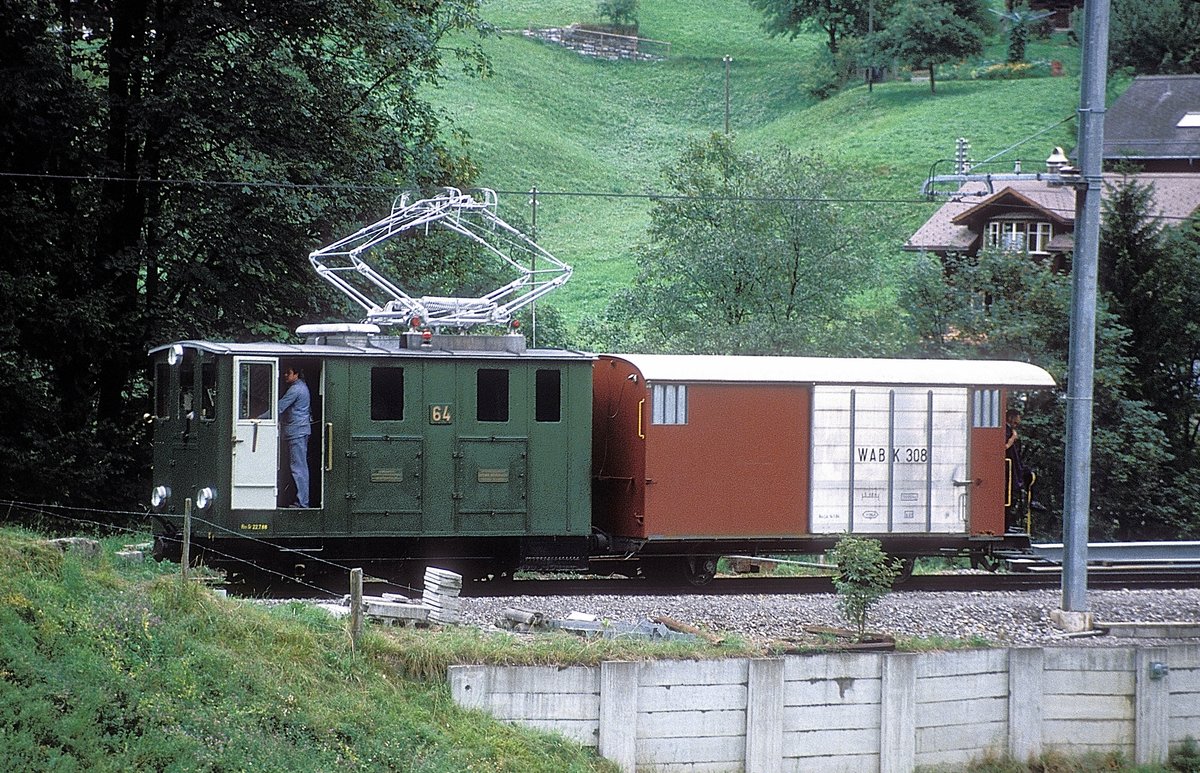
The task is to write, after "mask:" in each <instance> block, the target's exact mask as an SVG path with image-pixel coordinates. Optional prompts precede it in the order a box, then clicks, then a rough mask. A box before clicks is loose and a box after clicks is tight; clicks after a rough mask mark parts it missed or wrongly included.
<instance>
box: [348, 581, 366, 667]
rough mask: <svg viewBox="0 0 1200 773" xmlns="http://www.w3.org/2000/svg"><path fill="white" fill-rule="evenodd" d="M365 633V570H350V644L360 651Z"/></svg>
mask: <svg viewBox="0 0 1200 773" xmlns="http://www.w3.org/2000/svg"><path fill="white" fill-rule="evenodd" d="M362 631H363V570H362V569H351V570H350V644H351V647H352V648H353V649H354V651H355V652H357V651H358V640H359V639H360V638H362Z"/></svg>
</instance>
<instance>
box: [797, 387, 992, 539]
mask: <svg viewBox="0 0 1200 773" xmlns="http://www.w3.org/2000/svg"><path fill="white" fill-rule="evenodd" d="M969 409H970V401H969V395H968V393H967V390H966V389H962V388H947V387H932V388H930V387H892V388H889V387H870V386H864V387H854V388H851V387H832V386H831V387H825V386H818V387H814V389H813V423H812V426H813V450H812V489H813V490H812V514H811V516H812V532H813V533H818V534H831V533H839V532H850V533H868V534H870V533H910V534H911V533H941V534H955V533H964V532H966V531H967V513H968V512H969V508H968V501H967V498H968V494H969V487H967V486H965V485H964V484H965V483H966V482H967V479H968V474H967V473H968V469H969V468H968V448H969V433H970V424H969V419H970V410H969Z"/></svg>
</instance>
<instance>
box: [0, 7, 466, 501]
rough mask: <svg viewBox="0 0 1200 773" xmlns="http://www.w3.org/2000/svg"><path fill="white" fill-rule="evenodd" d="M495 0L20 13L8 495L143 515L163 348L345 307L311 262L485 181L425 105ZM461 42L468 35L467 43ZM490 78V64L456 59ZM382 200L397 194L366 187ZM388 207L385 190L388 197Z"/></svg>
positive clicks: (13, 71)
mask: <svg viewBox="0 0 1200 773" xmlns="http://www.w3.org/2000/svg"><path fill="white" fill-rule="evenodd" d="M476 12H477V2H476V0H450V1H449V2H430V3H419V4H411V3H404V4H400V3H392V2H388V1H387V0H384V2H375V1H372V2H367V0H304V1H303V2H284V1H283V0H267V1H266V2H256V3H247V2H241V1H239V0H235V2H231V3H220V4H212V3H186V2H180V1H179V0H164V1H163V2H159V3H155V4H147V3H144V2H131V3H115V4H114V3H102V2H97V1H96V0H82V1H81V2H72V3H50V2H46V1H45V0H14V1H13V2H8V3H4V4H3V5H2V6H0V74H2V75H3V78H2V79H0V106H2V107H3V112H4V114H5V115H6V116H7V118H6V123H5V126H4V129H3V130H2V131H0V169H3V170H4V171H5V172H7V173H8V174H6V175H5V176H3V177H0V208H3V211H4V212H5V213H6V214H5V217H4V218H3V219H2V221H0V237H2V238H3V239H4V242H5V243H6V244H9V245H17V246H18V251H19V260H17V261H14V262H13V263H12V265H11V268H10V269H8V270H6V271H5V272H4V273H2V274H0V282H3V287H4V293H5V297H6V298H11V299H12V303H10V304H6V305H7V306H8V308H6V309H5V310H4V311H3V312H0V327H2V328H3V329H4V330H5V332H6V333H9V335H7V336H6V337H5V340H4V342H3V343H0V363H3V365H4V366H5V367H6V368H9V369H10V370H9V372H8V373H7V376H6V378H5V379H4V381H6V382H8V383H7V384H4V385H5V386H10V385H11V386H12V388H13V392H12V394H13V396H14V400H15V402H14V403H13V405H12V407H11V408H7V409H6V412H7V413H9V414H10V415H11V414H12V413H13V411H14V410H16V411H20V412H21V414H22V415H21V417H20V418H19V419H17V420H13V421H5V422H4V423H3V424H0V450H2V451H3V452H5V453H6V455H7V456H8V457H9V458H13V459H19V460H20V461H19V462H18V463H17V464H14V465H11V466H9V465H6V466H5V469H4V472H3V473H0V490H3V491H5V492H6V493H7V494H8V495H10V496H14V497H26V498H34V499H37V500H39V501H40V500H51V499H52V500H55V501H75V502H80V503H82V502H103V503H105V504H106V505H108V506H113V505H124V506H126V507H128V506H129V505H130V504H132V502H134V501H137V500H140V499H141V498H142V492H141V490H140V489H141V488H142V487H141V485H140V476H141V475H142V474H144V472H145V467H146V465H147V463H148V448H147V443H146V438H145V435H144V430H143V429H142V428H141V427H140V422H139V421H138V417H140V416H141V415H142V414H143V413H144V412H145V411H146V398H147V387H146V382H145V373H144V369H145V352H146V350H147V348H149V346H151V345H154V344H157V343H161V342H163V341H167V340H172V339H176V338H182V337H201V336H211V337H244V336H256V337H263V336H283V335H286V334H287V333H288V331H290V330H291V328H292V327H293V326H294V325H295V324H296V323H297V322H299V321H302V320H306V319H307V320H311V319H313V318H316V317H320V316H322V315H326V314H334V313H336V312H335V310H336V308H337V306H336V301H335V300H334V299H333V298H332V296H331V294H329V293H327V292H324V288H321V289H317V288H318V287H319V286H320V284H321V283H320V282H319V280H318V279H317V278H316V277H315V276H314V275H313V274H312V272H311V271H310V269H309V267H308V265H307V259H306V256H307V254H308V252H309V251H310V250H311V249H312V248H314V247H316V246H318V245H319V244H320V243H321V242H322V240H323V239H325V238H328V237H330V236H331V235H333V234H339V233H342V232H343V230H344V229H345V228H346V227H347V225H348V224H350V223H354V224H357V223H359V222H361V221H362V220H363V219H365V217H366V216H368V212H371V214H374V213H373V212H372V210H374V209H375V208H377V207H378V206H379V201H378V199H379V198H380V196H381V193H380V191H381V190H388V189H389V188H393V187H394V186H398V185H429V184H435V183H439V184H444V183H450V182H465V181H466V180H468V179H469V178H470V176H471V174H472V167H471V166H470V164H469V162H467V160H466V159H465V158H463V157H461V156H460V155H459V154H458V153H456V152H455V151H454V150H453V149H452V148H451V147H450V146H448V145H447V144H446V143H445V141H444V140H443V139H442V137H441V121H440V119H439V118H438V116H437V115H436V114H435V112H434V111H433V110H432V109H431V108H430V107H429V106H428V105H427V104H426V103H424V102H423V101H421V99H420V98H419V96H418V93H419V89H420V88H421V87H422V86H423V85H426V84H429V83H433V82H435V81H436V79H437V77H438V71H439V67H440V59H441V56H442V48H441V47H442V46H445V45H447V43H448V42H449V40H450V38H449V35H450V34H451V33H453V32H455V31H459V30H467V29H472V28H475V29H479V30H481V31H486V30H485V28H483V27H482V26H481V24H480V23H479V21H478V18H477V13H476ZM456 39H458V38H456ZM457 53H458V54H459V55H461V56H462V57H463V61H464V63H465V64H466V65H468V66H470V67H473V68H475V69H478V68H480V67H483V66H484V65H485V62H484V60H483V59H482V58H481V56H480V55H479V52H478V50H477V49H476V48H474V47H472V46H467V47H466V48H462V49H460V50H459V51H458V52H457ZM364 185H365V186H376V187H375V188H369V187H360V188H355V187H353V186H364ZM384 195H386V194H384Z"/></svg>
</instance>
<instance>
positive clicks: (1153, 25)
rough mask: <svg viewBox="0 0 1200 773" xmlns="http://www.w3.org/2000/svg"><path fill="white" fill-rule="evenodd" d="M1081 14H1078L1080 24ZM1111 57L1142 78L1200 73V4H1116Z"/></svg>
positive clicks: (1122, 0) (1121, 0)
mask: <svg viewBox="0 0 1200 773" xmlns="http://www.w3.org/2000/svg"><path fill="white" fill-rule="evenodd" d="M1081 19H1082V13H1077V20H1076V23H1077V24H1078V23H1080V22H1081ZM1108 35H1109V40H1108V57H1109V61H1110V62H1111V64H1112V66H1113V67H1114V68H1118V67H1128V68H1130V69H1132V70H1133V71H1134V72H1136V73H1139V74H1142V75H1174V74H1188V73H1200V3H1195V2H1192V0H1113V2H1112V8H1111V10H1110V16H1109V33H1108Z"/></svg>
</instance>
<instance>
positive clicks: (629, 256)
mask: <svg viewBox="0 0 1200 773" xmlns="http://www.w3.org/2000/svg"><path fill="white" fill-rule="evenodd" d="M484 15H485V17H486V18H487V20H488V21H489V22H491V23H492V24H494V25H495V26H496V27H497V28H498V29H500V30H501V33H500V34H499V35H498V36H494V37H490V38H488V39H487V40H486V41H485V42H484V49H485V51H486V52H487V55H488V57H489V58H490V60H491V63H492V68H493V72H492V74H491V75H490V76H489V77H486V78H477V77H471V76H467V75H462V74H459V73H457V72H455V71H453V70H452V68H448V72H447V75H446V78H445V79H444V80H443V82H442V84H441V87H440V88H438V89H434V90H431V91H430V92H429V94H428V96H429V97H430V99H432V100H433V101H434V103H435V104H436V105H437V106H438V107H439V108H440V109H442V110H443V111H445V113H446V114H447V115H448V116H449V117H450V118H451V119H452V120H453V121H454V123H455V124H456V125H457V126H458V127H459V128H461V129H463V130H465V131H466V132H467V134H468V135H469V140H468V148H469V151H470V153H471V154H472V156H473V157H474V159H475V160H476V162H477V164H478V165H479V169H480V175H479V178H478V182H479V184H480V185H482V186H485V187H490V188H494V189H496V190H497V191H499V192H500V206H501V215H502V216H513V217H516V218H518V219H524V220H525V221H526V222H528V221H529V220H530V219H531V217H532V214H533V213H532V209H531V206H530V204H531V199H532V197H531V196H530V194H529V191H530V190H531V189H532V188H534V187H536V188H537V189H538V191H539V194H538V197H537V203H538V208H537V236H538V238H539V241H540V242H541V243H542V244H543V246H545V247H546V248H547V249H549V250H550V252H552V253H553V254H555V255H556V256H557V257H559V258H560V259H562V260H564V261H566V262H567V263H569V264H571V265H572V266H573V267H574V268H575V275H574V277H573V278H572V280H571V282H570V283H569V284H568V285H567V286H566V287H565V288H563V289H562V290H561V291H560V292H559V293H558V294H557V295H556V296H554V297H553V298H552V299H551V300H550V303H551V304H552V305H555V306H557V307H558V308H559V310H560V311H561V312H562V313H563V314H564V316H565V317H566V319H567V320H569V321H578V320H579V319H581V318H583V317H585V316H587V315H589V314H594V313H597V312H598V311H600V310H601V309H602V308H603V306H604V304H605V302H606V300H607V298H608V297H609V295H610V294H611V293H612V292H613V291H614V290H615V289H617V288H620V287H623V286H625V285H626V284H627V283H628V282H629V281H630V279H631V278H632V277H633V275H634V273H635V271H636V268H637V259H636V255H637V247H638V244H639V242H640V241H641V240H642V239H643V238H644V234H645V231H646V226H647V224H648V222H649V210H650V206H651V202H650V199H649V197H648V194H652V193H655V192H661V191H662V190H663V188H662V184H661V182H660V179H661V174H660V172H661V169H662V167H663V165H665V164H669V163H671V162H672V161H673V160H674V159H675V158H676V157H677V156H678V154H679V152H680V150H681V147H682V145H683V144H684V143H685V142H687V141H688V140H689V139H693V138H699V137H703V136H705V135H706V134H708V133H710V132H714V131H723V130H724V123H725V80H726V79H725V64H724V62H723V57H725V56H729V57H731V58H732V61H731V63H730V65H729V116H730V120H729V123H730V131H731V132H733V133H734V134H735V135H736V136H737V138H738V141H739V142H742V143H746V144H747V145H748V146H751V147H755V148H765V147H770V146H772V145H775V144H782V145H786V146H788V147H790V148H793V149H794V150H798V151H804V152H811V153H815V154H819V155H821V156H823V157H827V158H829V159H831V160H835V161H836V162H838V163H839V164H841V165H843V166H844V167H845V168H846V170H847V174H849V175H853V176H855V177H856V178H857V182H858V183H859V184H860V185H861V186H862V187H864V188H865V189H866V190H867V191H869V195H868V196H867V197H866V199H867V200H865V201H862V202H860V203H859V206H862V207H870V208H875V209H876V210H877V211H878V210H879V209H882V210H884V211H885V212H886V213H887V218H886V221H887V228H886V229H885V232H883V233H872V234H864V235H863V238H866V239H871V240H873V242H874V243H875V244H876V245H877V246H878V249H879V253H880V259H881V260H884V261H891V262H897V261H899V260H900V255H901V253H900V245H901V244H902V243H903V241H904V239H905V238H907V236H908V235H909V234H910V233H911V232H912V231H913V230H915V229H916V228H917V227H918V226H919V225H920V224H921V222H923V221H924V219H925V218H927V217H928V216H929V215H930V213H932V212H933V211H934V209H935V208H936V207H937V206H938V204H937V203H936V202H927V201H923V200H921V199H920V196H919V193H920V188H921V183H922V182H923V181H924V179H925V177H926V175H927V174H929V172H930V170H931V168H933V166H934V164H935V162H938V161H939V160H941V161H943V163H942V164H941V165H939V166H938V167H937V171H938V172H948V171H950V168H949V166H948V164H947V163H946V162H945V160H946V159H950V158H952V157H953V153H954V143H955V140H956V139H957V138H958V137H965V138H967V139H969V140H970V142H971V145H972V158H973V159H974V160H976V161H981V160H983V159H985V158H988V157H990V156H992V155H993V154H995V153H998V152H1000V151H1003V150H1005V149H1007V148H1009V147H1010V146H1012V145H1016V144H1018V143H1022V141H1025V142H1024V144H1020V145H1019V146H1018V147H1017V148H1016V149H1014V150H1012V151H1010V152H1009V153H1007V154H1005V155H1003V156H1002V158H1001V160H1000V161H998V162H997V165H994V166H991V167H989V168H990V169H992V170H996V171H999V170H1001V169H1004V170H1009V169H1011V168H1012V166H1011V165H1012V162H1013V161H1014V160H1016V159H1021V160H1022V161H1023V162H1024V168H1025V169H1026V170H1030V169H1033V168H1036V167H1037V166H1038V165H1040V164H1041V162H1042V161H1043V160H1044V159H1045V158H1046V156H1048V155H1049V154H1050V151H1051V150H1052V148H1053V147H1054V146H1055V145H1064V146H1066V147H1068V148H1069V147H1070V146H1072V145H1073V144H1074V133H1075V123H1074V121H1073V120H1066V122H1065V123H1064V122H1063V121H1064V119H1071V118H1072V116H1073V115H1074V113H1075V107H1076V103H1077V101H1078V93H1079V81H1078V61H1079V50H1078V48H1077V47H1074V46H1072V45H1070V44H1069V43H1068V42H1067V40H1066V36H1065V35H1063V34H1058V35H1055V36H1053V37H1052V38H1051V39H1049V40H1044V41H1035V42H1034V43H1032V44H1031V45H1030V47H1029V58H1030V59H1031V60H1042V61H1047V62H1048V61H1050V60H1058V61H1060V62H1062V63H1063V65H1064V70H1065V77H1040V78H1029V79H1024V80H976V79H968V78H967V77H966V76H967V74H968V71H969V70H970V69H972V68H973V67H976V66H978V65H979V64H980V63H983V62H1001V61H1003V60H1004V51H1005V44H1004V40H1003V39H1002V36H1001V35H1000V34H999V33H995V34H993V35H992V36H991V38H990V43H989V46H988V49H987V51H986V52H985V53H984V55H983V56H982V57H980V58H979V60H977V61H975V62H966V63H963V64H962V65H961V66H958V67H956V68H946V70H945V72H944V73H939V77H938V85H937V93H936V94H930V90H929V85H928V83H925V82H909V81H908V80H898V81H893V82H889V83H883V84H876V85H875V86H874V88H873V89H871V90H868V88H867V86H866V85H865V84H856V85H852V86H851V87H848V88H846V89H845V90H843V91H842V92H841V93H838V94H837V95H835V96H833V97H831V98H829V99H827V100H825V101H818V100H816V99H815V98H814V97H812V96H811V95H810V85H811V84H812V83H813V82H814V78H816V77H817V75H818V69H819V64H818V62H819V60H820V57H821V54H822V52H823V38H822V37H821V36H820V35H801V36H800V37H798V38H797V39H795V40H788V39H786V38H774V39H772V38H769V37H768V36H767V35H766V33H765V32H764V31H763V30H762V28H761V24H760V17H759V16H758V14H757V13H756V12H754V11H753V9H751V8H750V7H749V6H748V5H746V4H745V3H743V2H740V1H739V0H694V1H692V2H682V1H681V0H643V2H642V3H641V6H640V10H639V13H638V21H639V35H640V36H641V37H643V38H649V39H652V40H657V41H664V42H666V43H669V44H670V55H669V57H668V58H667V59H666V60H664V61H658V62H629V61H618V62H613V61H606V60H596V59H590V58H586V57H583V56H580V55H578V54H576V53H574V52H572V51H570V50H568V49H565V48H562V47H559V46H555V45H552V44H548V43H544V42H541V41H539V40H537V39H534V38H530V37H527V36H525V35H524V34H522V30H524V29H526V28H539V27H563V26H567V25H570V24H573V23H585V24H586V23H598V22H600V21H601V20H600V19H599V18H598V17H597V16H596V13H595V3H594V2H590V1H589V0H574V1H572V0H556V1H555V2H533V1H532V0H493V1H492V2H486V3H485V5H484ZM953 70H958V71H959V74H960V75H961V76H962V79H959V80H942V78H943V77H947V76H950V77H953V76H954V75H955V73H954V72H952V71H953ZM905 77H907V74H906V73H905ZM1039 132H1044V133H1042V134H1041V135H1040V136H1037V137H1035V138H1033V139H1029V138H1030V137H1033V135H1036V134H1038V133H1039ZM506 213H507V214H506Z"/></svg>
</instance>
